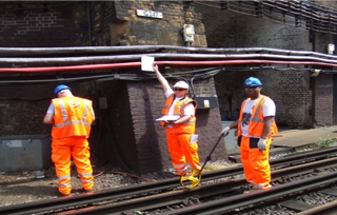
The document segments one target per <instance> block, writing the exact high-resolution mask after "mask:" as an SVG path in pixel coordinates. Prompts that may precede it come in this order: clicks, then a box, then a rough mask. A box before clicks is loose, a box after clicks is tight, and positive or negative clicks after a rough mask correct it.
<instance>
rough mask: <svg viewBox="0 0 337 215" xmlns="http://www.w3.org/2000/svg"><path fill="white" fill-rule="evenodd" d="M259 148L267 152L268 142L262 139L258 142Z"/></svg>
mask: <svg viewBox="0 0 337 215" xmlns="http://www.w3.org/2000/svg"><path fill="white" fill-rule="evenodd" d="M257 148H259V149H260V150H266V140H265V139H262V138H260V139H259V142H257Z"/></svg>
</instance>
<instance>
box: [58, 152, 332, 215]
mask: <svg viewBox="0 0 337 215" xmlns="http://www.w3.org/2000/svg"><path fill="white" fill-rule="evenodd" d="M336 161H337V158H329V159H325V160H322V161H317V162H313V163H306V164H302V165H298V166H295V167H288V168H285V169H281V170H276V171H273V172H272V177H273V180H278V179H279V178H281V177H284V176H289V175H291V174H293V175H302V174H307V173H310V172H312V171H313V169H318V168H324V167H327V166H337V162H336ZM246 184H247V182H246V180H245V178H238V179H233V180H230V181H225V182H218V183H216V184H211V185H207V184H206V185H203V186H201V187H197V188H194V189H192V190H178V191H174V192H168V193H162V194H159V195H158V194H156V195H153V196H147V197H140V198H135V199H132V200H125V201H123V202H120V203H114V204H111V205H103V206H102V205H97V206H90V207H88V208H82V209H75V210H71V211H69V213H68V212H63V214H95V215H96V214H97V215H100V214H111V215H113V214H115V215H118V214H120V213H121V212H124V213H125V212H126V213H129V214H132V213H133V212H135V211H144V210H151V209H154V208H162V207H165V206H167V205H179V204H184V202H186V201H189V198H191V197H193V196H198V199H202V198H206V197H208V198H209V197H211V196H217V195H223V194H225V193H230V192H233V191H234V190H236V189H239V188H240V187H241V186H243V185H246ZM230 198H232V197H230ZM245 204H248V205H249V203H245ZM196 207H200V208H203V206H202V204H200V205H199V204H198V205H194V206H193V208H194V209H193V210H192V211H190V209H188V208H189V207H187V208H186V210H187V213H185V212H184V213H182V214H195V212H196V211H194V210H196ZM228 207H229V206H228ZM235 208H236V206H234V205H233V206H231V208H230V209H235ZM177 211H178V212H179V211H180V210H177ZM181 211H184V209H182V210H181ZM175 212H176V210H173V211H172V213H168V214H176V213H175ZM190 212H193V213H190ZM203 212H206V211H203ZM177 214H179V213H177ZM206 214H209V211H207V213H206Z"/></svg>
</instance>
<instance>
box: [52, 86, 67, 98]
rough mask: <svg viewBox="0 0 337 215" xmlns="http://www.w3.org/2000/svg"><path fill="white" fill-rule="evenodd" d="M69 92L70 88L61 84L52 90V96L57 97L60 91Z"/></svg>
mask: <svg viewBox="0 0 337 215" xmlns="http://www.w3.org/2000/svg"><path fill="white" fill-rule="evenodd" d="M66 89H68V90H71V88H70V87H69V86H67V85H65V84H61V85H58V86H57V87H55V89H54V95H55V96H57V94H58V93H59V92H60V91H62V90H66Z"/></svg>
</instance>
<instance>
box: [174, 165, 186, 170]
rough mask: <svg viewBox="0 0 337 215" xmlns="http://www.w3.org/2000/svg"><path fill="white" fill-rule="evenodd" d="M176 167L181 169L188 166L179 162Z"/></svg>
mask: <svg viewBox="0 0 337 215" xmlns="http://www.w3.org/2000/svg"><path fill="white" fill-rule="evenodd" d="M173 167H174V168H175V169H181V168H184V167H185V168H186V165H185V164H178V165H174V166H173Z"/></svg>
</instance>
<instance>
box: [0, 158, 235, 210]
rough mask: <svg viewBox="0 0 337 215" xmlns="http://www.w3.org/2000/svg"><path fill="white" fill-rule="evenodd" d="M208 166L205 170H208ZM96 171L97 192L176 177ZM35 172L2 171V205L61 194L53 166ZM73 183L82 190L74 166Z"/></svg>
mask: <svg viewBox="0 0 337 215" xmlns="http://www.w3.org/2000/svg"><path fill="white" fill-rule="evenodd" d="M233 165H237V164H233V163H230V162H227V161H217V162H215V163H212V162H209V164H207V165H206V167H211V168H213V169H221V168H225V167H229V166H233ZM206 167H205V169H204V171H209V170H208V168H206ZM94 171H95V179H94V182H95V187H94V192H100V191H106V190H111V189H118V188H122V187H125V186H130V185H137V184H140V183H148V182H151V181H158V180H163V179H167V178H172V177H175V176H174V175H173V173H171V172H162V173H152V174H146V175H143V176H142V177H138V176H136V175H131V174H128V173H125V172H121V171H118V170H113V169H110V170H107V169H106V168H104V167H94ZM36 175H37V174H36V172H34V171H30V172H28V171H24V172H8V173H7V172H5V173H0V207H2V206H8V205H15V204H23V203H28V202H34V201H38V200H43V199H52V198H58V197H61V196H60V195H59V194H58V192H57V178H56V175H55V169H54V168H53V167H52V168H49V169H48V170H45V171H44V174H43V175H44V178H36ZM72 186H73V191H72V194H73V195H77V194H80V193H82V192H83V191H82V189H81V186H80V180H79V179H78V178H77V174H76V171H75V168H73V171H72Z"/></svg>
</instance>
